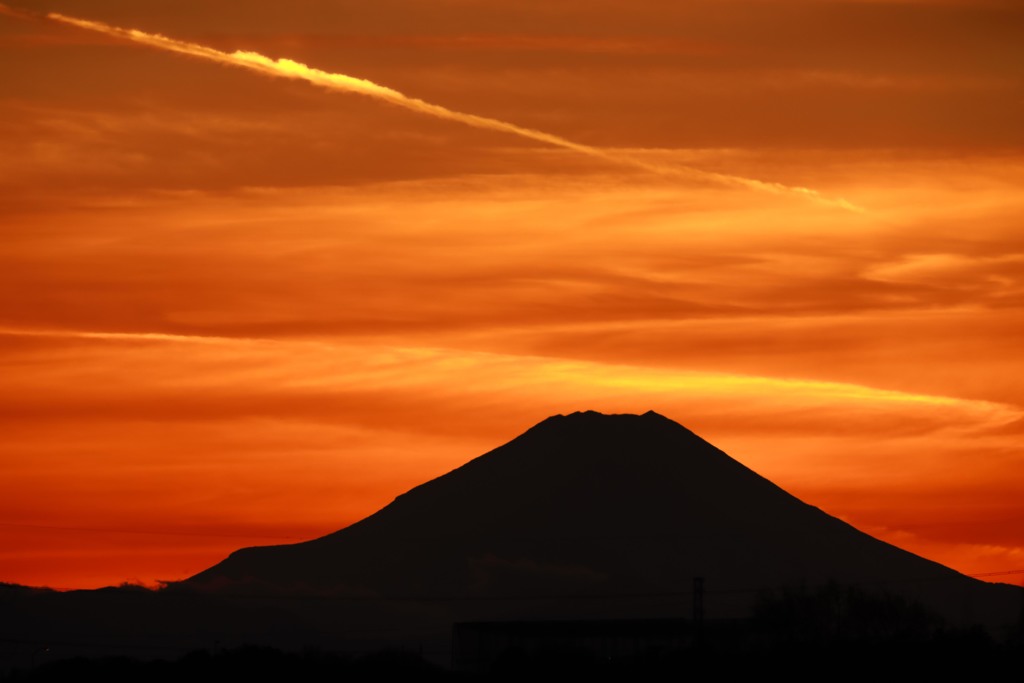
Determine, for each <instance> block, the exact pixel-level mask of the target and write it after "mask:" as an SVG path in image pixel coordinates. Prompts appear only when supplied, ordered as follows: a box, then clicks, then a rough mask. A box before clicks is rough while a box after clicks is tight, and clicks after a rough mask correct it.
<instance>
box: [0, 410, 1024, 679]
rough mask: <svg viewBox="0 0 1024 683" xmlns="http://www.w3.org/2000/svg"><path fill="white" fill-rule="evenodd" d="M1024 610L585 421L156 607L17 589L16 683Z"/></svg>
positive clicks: (741, 642)
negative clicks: (231, 661) (190, 664)
mask: <svg viewBox="0 0 1024 683" xmlns="http://www.w3.org/2000/svg"><path fill="white" fill-rule="evenodd" d="M698 579H699V581H698ZM697 586H703V587H704V588H703V590H698V589H697ZM1022 593H1024V591H1021V589H1020V588H1018V587H1015V586H1008V585H999V584H988V583H984V582H982V581H979V580H977V579H972V578H970V577H967V576H964V575H962V574H960V573H958V572H955V571H953V570H952V569H949V568H947V567H943V566H942V565H939V564H937V563H935V562H932V561H930V560H926V559H924V558H921V557H918V556H916V555H914V554H912V553H909V552H906V551H904V550H901V549H899V548H897V547H895V546H892V545H890V544H888V543H884V542H882V541H879V540H877V539H874V538H872V537H870V536H868V535H867V534H864V533H862V532H860V531H858V530H857V529H855V528H853V527H852V526H850V525H849V524H846V523H845V522H842V521H840V520H838V519H836V518H834V517H831V516H829V515H828V514H826V513H824V512H822V511H821V510H819V509H818V508H816V507H813V506H811V505H808V504H806V503H804V502H802V501H800V500H798V499H797V498H795V497H793V496H792V495H790V494H788V493H786V492H785V491H783V490H782V489H780V488H779V487H778V486H776V485H775V484H773V483H771V482H770V481H768V480H767V479H765V478H763V477H761V476H760V475H758V474H756V473H755V472H753V471H751V470H750V469H748V468H746V467H745V466H743V465H742V464H740V463H739V462H737V461H735V460H733V459H732V458H730V457H729V456H728V455H726V454H725V453H723V452H722V451H720V450H718V449H717V448H715V447H714V446H712V445H711V444H709V443H707V442H706V441H704V440H703V439H701V438H700V437H698V436H696V435H695V434H693V433H692V432H690V431H689V430H687V429H685V428H684V427H682V426H681V425H679V424H677V423H675V422H673V421H672V420H669V419H667V418H665V417H662V416H661V415H658V414H656V413H653V412H648V413H645V414H643V415H602V414H600V413H595V412H585V413H573V414H571V415H564V416H563V415H557V416H555V417H551V418H549V419H547V420H545V421H543V422H541V423H540V424H538V425H536V426H535V427H533V428H532V429H530V430H529V431H527V432H526V433H524V434H522V435H521V436H519V437H517V438H515V439H513V440H512V441H510V442H509V443H507V444H505V445H504V446H501V447H499V448H497V449H495V450H493V451H491V452H489V453H487V454H485V455H482V456H480V457H479V458H476V459H474V460H472V461H470V462H468V463H467V464H465V465H463V466H462V467H459V468H458V469H456V470H454V471H452V472H449V473H448V474H445V475H444V476H441V477H438V478H437V479H434V480H432V481H429V482H427V483H425V484H422V485H421V486H418V487H416V488H414V489H412V490H411V491H409V492H407V493H405V494H404V495H401V496H399V497H398V498H397V499H395V501H394V502H392V503H391V504H390V505H388V506H386V507H384V508H383V509H381V510H380V511H378V512H377V513H375V514H373V515H371V516H369V517H367V518H366V519H364V520H362V521H360V522H357V523H355V524H352V525H351V526H349V527H346V528H344V529H341V530H340V531H337V532H335V533H332V534H329V535H327V536H324V537H322V538H318V539H316V540H312V541H308V542H305V543H297V544H293V545H280V546H269V547H257V548H245V549H242V550H239V551H237V552H235V553H232V554H231V556H230V557H228V558H227V559H226V560H224V561H223V562H221V563H219V564H217V565H215V566H213V567H210V568H209V569H207V570H205V571H203V572H201V573H199V574H197V575H195V576H193V577H191V578H190V579H187V580H185V581H182V582H179V583H175V584H169V585H167V586H166V587H164V588H163V589H161V590H158V591H150V590H145V589H142V588H137V587H135V588H132V587H121V588H107V589H101V590H96V591H71V592H68V593H60V592H57V591H49V590H43V589H26V588H20V587H14V586H0V676H2V675H3V673H4V672H5V671H9V670H10V669H11V668H13V667H16V666H21V667H28V666H32V665H35V664H37V663H41V662H44V661H53V660H57V659H61V658H65V659H66V658H68V657H81V656H84V657H99V656H102V655H117V656H129V657H132V658H166V657H171V656H175V654H177V655H181V654H184V653H185V652H189V651H194V650H197V649H212V650H215V651H217V650H221V649H223V648H227V647H238V646H242V645H247V644H248V645H261V646H271V647H274V648H285V649H292V650H301V649H304V648H310V647H312V648H322V649H325V650H331V651H339V652H348V653H366V652H375V651H380V650H381V649H389V650H391V649H405V650H407V651H413V652H419V653H420V654H421V655H424V656H426V657H428V658H430V659H432V660H433V661H435V662H438V663H442V664H447V663H450V664H452V665H455V661H456V655H455V652H456V647H455V645H454V644H455V643H456V642H458V643H461V644H463V645H465V647H462V646H460V647H462V649H459V652H460V653H469V654H467V655H466V657H469V658H470V659H472V658H473V657H476V656H477V655H478V654H479V653H480V652H489V651H491V650H493V649H494V648H492V647H491V646H492V645H494V643H496V642H505V643H506V645H507V644H508V643H510V642H512V643H515V642H522V641H523V639H524V638H525V639H530V638H533V639H534V642H538V643H539V642H549V643H550V642H561V643H566V642H579V640H580V639H581V638H582V639H584V640H586V639H589V642H591V643H605V644H608V643H612V644H614V643H618V644H621V643H623V642H631V643H643V642H647V641H649V642H648V645H650V646H651V647H652V648H658V647H663V646H664V641H659V640H658V639H659V638H663V637H669V636H670V637H673V638H675V637H677V636H678V634H679V633H683V632H686V631H685V629H691V630H690V631H688V633H690V634H696V633H698V632H699V633H701V634H703V633H706V632H707V633H712V632H714V633H717V636H716V640H715V643H716V647H724V648H730V647H731V648H733V650H735V651H736V652H740V651H742V650H743V648H745V647H748V646H751V645H750V644H751V643H754V644H756V643H762V644H763V643H765V642H770V639H775V640H776V641H777V640H778V639H779V638H783V639H785V638H789V637H790V635H787V634H796V635H795V636H793V637H801V638H804V637H808V636H806V635H800V634H810V636H809V637H810V638H812V639H814V638H818V637H819V635H821V634H832V635H834V636H839V635H842V636H843V637H850V636H851V635H854V634H867V635H868V636H869V637H872V638H877V637H879V634H883V633H894V632H895V633H917V634H920V633H922V632H924V633H927V632H931V631H928V630H927V629H931V628H932V627H931V626H928V625H929V624H933V623H940V622H936V619H940V618H941V620H942V622H944V624H946V625H949V626H951V627H954V628H959V627H964V626H967V627H970V628H969V629H968V631H971V632H973V631H972V629H974V627H975V626H978V625H980V626H984V627H985V628H986V629H987V633H990V634H992V635H993V636H995V637H997V638H1004V639H1006V638H1010V639H1012V638H1015V637H1019V636H1020V633H1021V630H1020V626H1021V622H1020V617H1021V605H1022ZM766 596H768V597H766ZM698 597H699V598H700V599H699V600H698V599H697V598H698ZM698 604H700V605H701V609H700V611H699V614H701V615H702V617H701V619H700V620H698V619H697V618H696V616H697V614H698V610H697V609H696V607H697V605H698ZM823 606H824V610H823V609H822V607H823ZM921 615H924V617H922V616H921ZM750 617H753V618H750ZM933 617H935V619H933ZM705 623H706V625H707V627H708V628H707V629H705V628H704V624H705ZM680 624H683V626H680ZM697 624H700V625H701V626H700V627H699V628H697V626H696V625H697ZM765 624H767V626H765ZM922 625H924V626H922ZM904 627H907V628H910V630H909V631H907V630H906V628H904ZM923 627H926V630H925V631H922V628H923ZM941 628H945V627H944V626H942V627H941ZM680 629H683V630H680ZM716 629H717V630H716ZM737 629H739V630H737ZM765 629H767V630H765ZM901 629H902V630H901ZM914 629H916V630H914ZM1015 629H1016V630H1015ZM975 630H976V629H975ZM936 633H939V632H936ZM673 634H675V635H673ZM743 634H746V635H743ZM766 634H767V637H768V638H769V641H765V640H764V638H765V637H766ZM843 634H846V635H843ZM687 637H689V636H687ZM915 637H918V636H915ZM937 637H942V636H941V633H940V636H937ZM502 638H504V639H506V640H504V641H502V640H501V639H502ZM694 638H696V636H694ZM701 638H703V636H701ZM474 639H475V640H474ZM495 639H497V640H495ZM545 639H547V640H545ZM645 639H647V640H646V641H645ZM474 642H475V643H477V645H476V646H474V645H473V643H474ZM674 642H675V643H676V645H675V646H674V647H678V646H679V642H680V641H674ZM688 642H691V643H693V642H697V641H696V640H691V641H688ZM771 642H774V641H771ZM935 642H936V643H938V642H940V641H935ZM942 642H945V641H942ZM1007 642H1009V640H1008V641H1007ZM1014 642H1016V641H1014ZM486 643H491V645H487V646H486V647H483V646H481V644H486ZM658 643H661V644H660V645H659V644H658ZM478 646H479V647H478ZM495 647H496V646H495ZM937 647H940V649H941V648H945V647H946V646H945V645H939V646H937ZM474 648H475V649H474ZM488 648H491V649H488ZM494 651H495V652H497V651H500V648H499V649H498V650H494ZM908 652H910V651H908ZM474 653H476V654H474ZM492 654H493V652H492ZM459 656H460V657H462V654H460V655H459ZM481 656H482V655H481ZM972 656H973V655H972ZM459 661H464V660H462V659H460V660H459ZM465 661H468V660H465ZM473 661H476V660H473ZM480 661H485V660H480ZM782 661H789V659H788V658H787V659H784V660H782Z"/></svg>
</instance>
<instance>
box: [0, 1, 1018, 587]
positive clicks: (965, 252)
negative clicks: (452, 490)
mask: <svg viewBox="0 0 1024 683" xmlns="http://www.w3.org/2000/svg"><path fill="white" fill-rule="evenodd" d="M83 5H87V7H86V6H83ZM18 7H19V8H23V9H27V10H31V11H34V12H60V13H62V14H66V15H70V16H74V17H80V18H83V19H88V20H94V21H101V22H106V23H108V24H111V25H115V26H120V27H127V28H135V29H139V30H142V31H146V32H150V33H159V34H163V35H165V36H168V37H171V38H175V39H178V40H182V41H188V42H190V43H195V44H198V45H202V46H206V47H209V48H213V49H216V50H218V51H222V52H227V53H231V52H233V51H235V50H246V51H253V52H258V53H261V54H263V55H266V56H269V57H271V58H274V59H278V58H288V59H292V60H296V61H298V62H301V63H304V64H307V65H309V66H310V67H312V68H316V69H320V70H323V71H325V72H332V73H340V74H346V75H349V76H354V77H358V78H364V79H369V80H371V81H373V82H375V83H378V84H380V85H383V86H386V87H388V88H393V89H395V90H397V91H400V92H401V93H404V94H406V95H408V96H409V97H413V98H418V99H420V100H423V101H424V102H427V103H430V104H433V105H439V106H443V107H445V108H447V109H449V110H452V111H457V112H463V113H468V114H472V115H477V116H481V117H487V118H489V119H493V120H496V121H500V122H506V123H510V124H514V125H515V126H518V127H520V128H525V129H531V130H534V131H540V132H543V133H545V134H549V135H552V136H557V137H558V138H562V139H565V140H568V141H571V142H572V143H575V144H579V145H584V146H587V147H588V148H592V149H595V150H597V151H598V153H599V154H598V156H595V155H593V154H585V153H580V152H578V151H573V150H572V149H565V148H560V147H557V146H552V145H549V144H544V143H542V142H538V141H537V140H529V139H525V138H523V137H521V136H517V135H514V134H509V133H503V132H500V131H496V130H482V129H479V128H473V127H469V126H466V125H464V123H460V122H459V121H453V120H442V119H439V118H437V117H435V116H431V115H428V114H425V113H423V112H417V111H410V110H408V109H403V108H401V107H396V106H394V105H392V104H388V103H385V102H383V101H381V100H379V99H374V98H372V97H364V96H360V95H358V94H350V93H341V92H330V91H327V90H325V89H323V88H318V87H315V86H314V85H311V84H309V83H306V82H302V81H296V80H284V79H280V78H268V77H267V76H265V75H261V74H259V73H254V72H252V71H249V70H245V69H240V68H235V67H232V66H225V65H223V64H217V63H212V62H210V61H207V60H204V59H200V58H196V57H190V56H183V55H181V54H174V53H170V52H166V51H161V50H159V49H154V48H152V47H145V46H141V45H138V44H133V43H131V42H127V41H124V40H120V39H117V38H113V37H109V36H105V35H102V34H99V33H96V32H92V31H88V30H84V29H82V28H77V27H74V26H69V25H62V24H60V23H56V22H53V21H45V20H42V19H38V18H37V19H32V20H29V19H25V18H20V17H16V16H12V15H10V14H6V13H0V434H2V435H3V436H2V439H0V581H10V582H19V583H28V584H35V585H51V586H56V587H62V588H72V587H94V586H100V585H107V584H116V583H120V582H122V581H140V582H143V583H147V584H152V583H154V582H155V581H157V580H175V579H181V578H184V577H186V576H189V575H191V574H193V573H196V572H198V571H200V570H202V569H204V568H206V567H207V566H209V565H211V564H213V563H215V562H217V561H218V560H220V559H222V558H223V557H224V556H225V555H226V554H227V553H228V552H230V551H231V550H234V549H236V548H238V547H241V546H244V545H255V544H263V543H275V542H288V541H292V540H302V539H307V538H311V537H314V536H317V535H321V534H324V533H327V532H330V531H333V530H336V529H338V528H340V527H343V526H345V525H347V524H349V523H351V522H354V521H356V520H358V519H360V518H361V517H363V516H365V515H366V514H369V513H370V512H373V511H374V510H376V509H378V508H379V507H381V506H382V505H384V504H386V503H387V502H389V501H390V500H391V499H392V498H394V496H396V495H397V494H399V493H401V492H403V491H404V490H406V489H408V488H410V487H411V486H413V485H415V484H418V483H420V482H422V481H424V480H425V479H428V478H431V477H434V476H437V475H440V474H442V473H444V472H446V471H448V470H450V469H452V468H454V467H456V466H458V465H460V464H462V463H463V462H465V461H466V460H468V459H470V458H472V457H475V456H477V455H480V454H482V453H483V452H485V451H487V450H489V449H491V448H493V447H495V446H497V445H500V444H501V443H504V442H505V441H507V440H509V439H511V438H513V437H514V436H516V435H518V434H519V433H521V432H522V431H524V430H525V429H527V428H528V427H530V426H531V425H533V424H534V423H536V422H538V421H540V420H542V419H544V418H545V417H547V416H549V415H552V414H555V413H567V412H573V411H576V410H586V409H594V410H601V411H604V412H644V411H646V410H649V409H653V410H656V411H658V412H660V413H662V414H664V415H666V416H667V417H670V418H672V419H674V420H676V421H678V422H680V423H682V424H684V425H686V426H687V427H689V428H690V429H692V430H694V431H696V432H697V433H698V434H700V435H701V436H703V437H705V438H706V439H708V440H709V441H711V442H712V443H714V444H715V445H717V446H719V447H720V448H722V449H724V450H725V451H727V452H728V453H729V454H730V455H732V456H733V457H735V458H737V459H738V460H740V461H741V462H743V463H745V464H746V465H748V466H750V467H751V468H753V469H754V470H756V471H758V472H759V473H761V474H763V475H765V476H767V477H768V478H770V479H772V480H773V481H775V482H776V483H777V484H779V485H780V486H782V487H783V488H785V489H787V490H789V491H790V492H792V493H794V494H795V495H797V496H799V497H801V498H802V499H804V500H806V501H807V502H809V503H812V504H814V505H817V506H818V507H821V508H823V509H824V510H826V511H827V512H830V513H832V514H834V515H837V516H839V517H841V518H843V519H845V520H847V521H849V522H851V523H852V524H854V525H855V526H857V527H859V528H861V529H863V530H865V531H867V532H869V533H872V534H874V535H876V536H878V537H880V538H883V539H885V540H889V541H891V542H893V543H896V544H898V545H901V546H902V547H905V548H907V549H909V550H912V551H914V552H917V553H919V554H922V555H925V556H926V557H930V558H932V559H935V560H938V561H941V562H943V563H945V564H949V565H950V566H953V567H954V568H956V569H959V570H961V571H964V572H968V573H987V572H1002V571H1012V570H1019V569H1024V538H1022V537H1021V534H1020V530H1021V529H1022V528H1024V504H1022V503H1021V495H1020V492H1021V491H1022V490H1024V474H1022V473H1024V447H1022V446H1021V443H1022V440H1021V437H1022V435H1024V388H1022V384H1021V382H1020V377H1021V376H1024V355H1022V354H1021V352H1020V347H1021V343H1022V340H1024V315H1022V313H1024V312H1022V307H1024V231H1022V229H1021V225H1022V219H1024V192H1022V191H1021V188H1022V186H1024V126H1021V124H1020V122H1021V121H1024V7H1022V6H1021V5H1020V4H1019V3H1018V2H1015V1H1013V0H1009V1H1007V2H998V1H995V0H993V1H991V2H986V1H979V0H970V1H967V0H964V1H963V2H957V1H955V0H941V1H940V0H935V1H932V0H917V1H914V2H910V1H907V2H895V1H894V2H889V1H886V0H875V1H850V2H845V1H843V2H840V1H834V0H791V1H790V0H785V1H783V0H748V1H741V0H706V1H704V2H693V1H691V0H686V1H685V2H667V1H664V0H639V1H635V2H630V3H623V2H615V3H613V2H595V1H594V0H588V1H587V2H583V1H582V0H564V1H561V2H558V3H550V2H540V1H534V0H528V1H525V2H524V1H523V0H517V1H516V2H511V1H508V0H496V1H494V2H487V3H483V2H469V1H468V0H435V1H433V2H429V3H428V2H421V1H416V0H385V1H380V2H374V3H349V2H337V1H336V0H332V1H328V0H301V1H297V2H292V3H280V2H274V3H272V2H266V1H264V0H245V1H244V2H243V1H242V0H217V2H206V1H204V2H200V1H199V0H176V1H174V2H155V1H154V2H145V3H140V2H132V1H128V0H94V1H91V2H89V3H81V2H73V1H71V0H53V1H52V2H34V3H28V2H22V3H20V4H18ZM600 154H607V156H608V157H609V159H611V161H609V160H608V159H602V158H600ZM615 159H619V160H620V161H618V162H617V161H615ZM621 160H628V161H626V162H621ZM630 164H632V165H630ZM645 169H648V170H645ZM650 169H654V170H650ZM658 169H662V170H658ZM666 169H667V170H666ZM692 169H697V170H698V171H699V172H696V173H695V172H693V170H692ZM713 174H717V175H718V176H729V177H738V178H746V179H756V180H758V181H763V182H765V183H771V184H775V185H783V186H787V187H805V188H812V189H813V190H815V191H816V192H818V193H820V195H821V196H822V197H824V198H827V199H829V200H830V201H831V200H846V201H848V202H851V203H852V204H856V205H857V206H859V207H862V208H863V209H864V210H863V211H860V212H858V211H849V210H846V209H843V208H842V207H841V206H838V205H837V204H836V203H835V202H832V203H830V201H814V198H813V197H807V196H803V195H800V194H799V193H792V192H788V191H785V192H771V191H765V190H763V189H758V186H750V185H742V184H736V183H730V182H723V181H722V179H721V178H716V175H713ZM736 504H737V505H739V506H742V505H743V501H736ZM996 578H997V579H999V580H1007V581H1015V580H1016V577H1014V576H1012V575H1004V576H1002V577H996Z"/></svg>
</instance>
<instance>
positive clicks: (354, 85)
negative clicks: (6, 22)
mask: <svg viewBox="0 0 1024 683" xmlns="http://www.w3.org/2000/svg"><path fill="white" fill-rule="evenodd" d="M0 10H6V11H7V12H8V13H9V14H13V15H15V16H26V13H21V12H19V11H17V10H12V9H11V8H9V7H7V6H5V5H3V4H0ZM45 17H46V18H47V19H50V20H52V21H56V22H60V23H63V24H69V25H71V26H77V27H78V28H82V29H86V30H89V31H95V32H98V33H104V34H106V35H109V36H113V37H115V38H120V39H123V40H128V41H132V42H135V43H140V44H142V45H148V46H150V47H155V48H158V49H161V50H167V51H170V52H177V53H180V54H185V55H191V56H193V57H199V58H201V59H207V60H210V61H213V62H217V63H219V64H226V65H230V66H237V67H241V68H244V69H249V70H250V71H255V72H258V73H262V74H264V75H267V76H274V77H278V78H290V79H294V80H301V81H306V82H307V83H311V84H313V85H316V86H320V87H322V88H326V89H328V90H334V91H339V92H347V93H356V94H360V95H366V96H368V97H373V98H376V99H378V100H383V101H385V102H389V103H391V104H394V105H396V106H399V107H403V108H405V109H409V110H412V111H415V112H419V113H421V114H426V115H428V116H434V117H436V118H439V119H447V120H449V121H456V122H458V123H462V124H465V125H468V126H472V127H474V128H483V129H486V130H493V131H498V132H502V133H509V134H512V135H517V136H519V137H521V138H527V139H529V140H535V141H537V142H542V143H545V144H548V145H552V146H554V147H560V148H562V149H568V150H571V151H574V152H577V153H580V154H585V155H587V156H590V157H595V158H598V159H602V160H604V161H607V162H609V163H612V164H616V165H620V166H627V167H632V168H637V169H640V170H644V171H648V172H652V173H656V174H658V175H662V176H673V177H680V178H686V179H690V180H704V181H713V182H716V183H721V184H725V185H732V186H739V187H746V188H749V189H752V190H759V191H762V192H771V193H774V194H796V195H801V196H804V197H806V198H809V199H812V200H814V201H817V202H820V203H823V204H828V205H831V206H837V207H840V208H843V209H846V210H850V211H862V209H860V208H859V207H857V206H856V205H854V204H851V203H850V202H848V201H846V200H844V199H834V198H830V197H826V196H824V195H822V194H821V193H819V192H818V191H817V190H812V189H810V188H806V187H794V186H790V185H784V184H781V183H774V182H766V181H763V180H754V179H752V178H744V177H741V176H734V175H728V174H723V173H713V172H710V171H702V170H699V169H695V168H690V167H686V166H674V165H668V164H657V163H651V162H648V161H644V160H643V159H638V158H636V157H633V156H629V155H627V154H622V153H619V152H614V151H610V150H607V149H602V148H600V147H593V146H591V145H584V144H581V143H578V142H573V141H572V140H567V139H566V138H563V137H560V136H558V135H552V134H550V133H545V132H543V131H539V130H534V129H532V128H524V127H522V126H517V125H515V124H513V123H508V122H506V121H501V120H500V119H492V118H488V117H485V116H477V115H476V114H467V113H465V112H460V111H454V110H452V109H448V108H446V107H442V106H440V105H437V104H431V103H430V102H425V101H423V100H420V99H417V98H415V97H409V96H408V95H405V94H403V93H401V92H399V91H397V90H393V89H391V88H388V87H386V86H383V85H379V84H377V83H374V82H373V81H368V80H365V79H362V78H355V77H353V76H346V75H345V74H336V73H330V72H327V71H321V70H320V69H316V68H312V67H309V66H306V65H305V64H302V63H300V62H296V61H293V60H291V59H272V58H270V57H266V56H264V55H261V54H259V53H256V52H247V51H243V50H238V51H235V52H223V51H221V50H217V49H214V48H211V47H206V46H204V45H198V44H195V43H189V42H185V41H182V40H176V39H174V38H168V37H166V36H162V35H159V34H153V33H145V32H143V31H138V30H135V29H126V28H119V27H117V26H111V25H109V24H105V23H103V22H99V21H89V20H86V19H76V18H74V17H69V16H65V15H63V14H57V13H54V12H51V13H49V14H46V15H45Z"/></svg>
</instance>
